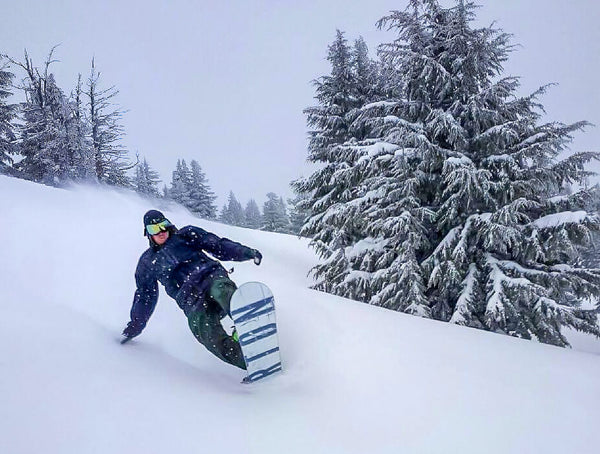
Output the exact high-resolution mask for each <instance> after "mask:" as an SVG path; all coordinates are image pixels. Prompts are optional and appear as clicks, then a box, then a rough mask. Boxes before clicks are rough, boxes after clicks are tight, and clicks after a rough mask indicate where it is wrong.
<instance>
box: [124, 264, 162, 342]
mask: <svg viewBox="0 0 600 454" xmlns="http://www.w3.org/2000/svg"><path fill="white" fill-rule="evenodd" d="M135 283H136V286H137V288H136V291H135V295H134V297H133V304H132V306H131V313H130V318H131V320H130V321H129V323H128V324H127V327H126V328H125V330H124V331H123V336H125V337H126V338H127V340H129V339H132V338H134V337H136V336H138V335H140V334H141V332H142V331H143V329H144V328H145V327H146V323H148V320H149V319H150V316H151V315H152V313H153V312H154V308H155V307H156V303H157V301H158V282H157V280H156V278H155V277H154V276H152V274H151V272H150V270H149V267H148V266H147V264H146V263H145V260H144V257H142V258H141V259H140V261H139V263H138V266H137V268H136V270H135Z"/></svg>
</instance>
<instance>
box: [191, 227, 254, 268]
mask: <svg viewBox="0 0 600 454" xmlns="http://www.w3.org/2000/svg"><path fill="white" fill-rule="evenodd" d="M186 233H187V234H188V238H189V240H190V245H191V246H192V247H194V248H196V249H198V250H202V251H206V252H208V253H209V254H210V255H212V256H214V257H216V258H217V259H219V260H235V261H238V262H241V261H244V260H251V259H253V258H254V255H255V253H256V251H255V250H254V249H252V248H249V247H247V246H244V245H243V244H240V243H236V242H235V241H231V240H230V239H228V238H220V237H218V236H217V235H215V234H214V233H210V232H207V231H206V230H203V229H201V228H199V227H193V226H190V227H189V231H188V232H186Z"/></svg>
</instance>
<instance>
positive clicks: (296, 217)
mask: <svg viewBox="0 0 600 454" xmlns="http://www.w3.org/2000/svg"><path fill="white" fill-rule="evenodd" d="M288 206H289V207H290V209H289V218H290V232H291V233H295V234H297V235H299V234H300V231H301V230H302V227H304V224H305V223H306V220H307V219H308V216H309V210H308V209H307V208H306V196H305V195H302V194H298V195H296V197H294V198H293V199H288Z"/></svg>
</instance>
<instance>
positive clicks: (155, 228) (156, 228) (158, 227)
mask: <svg viewBox="0 0 600 454" xmlns="http://www.w3.org/2000/svg"><path fill="white" fill-rule="evenodd" d="M172 225H173V224H171V223H170V222H169V220H168V219H165V220H164V221H161V222H158V223H156V224H148V225H147V226H146V232H148V235H158V234H159V233H160V232H166V231H167V229H168V228H169V227H171V226H172Z"/></svg>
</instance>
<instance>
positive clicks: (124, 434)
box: [0, 177, 600, 454]
mask: <svg viewBox="0 0 600 454" xmlns="http://www.w3.org/2000/svg"><path fill="white" fill-rule="evenodd" d="M0 204H1V206H2V210H3V220H4V221H5V222H4V225H3V232H2V233H3V237H4V242H3V245H2V249H1V257H2V260H1V261H0V267H1V268H0V276H1V277H2V282H1V285H0V308H1V315H2V316H1V317H0V345H2V347H1V348H2V354H1V355H0V364H1V365H2V373H1V374H0V420H1V421H2V424H1V425H0V452H1V453H7V454H33V453H38V452H43V453H45V454H58V453H61V454H62V453H77V454H86V453H102V454H105V453H115V454H116V453H128V454H138V453H139V454H160V453H165V454H167V453H169V454H173V453H194V452H235V453H239V454H247V453H261V454H270V453H273V454H275V453H277V454H279V453H286V454H292V453H350V454H352V453H361V454H363V453H416V452H418V453H454V452H460V453H481V452H485V453H530V452H531V453H533V452H544V453H561V454H562V453H567V452H568V453H580V454H581V453H595V452H598V449H599V448H598V446H597V444H598V442H597V437H596V432H595V429H596V426H597V422H598V421H599V420H600V405H599V403H600V379H599V377H600V355H599V353H600V346H599V343H598V341H596V340H594V339H589V338H587V337H586V338H584V337H576V338H574V339H575V340H576V342H575V340H574V344H575V345H576V346H577V348H579V349H584V350H588V352H583V351H577V350H567V349H559V348H555V347H551V346H547V345H540V344H537V343H534V342H528V341H522V340H518V339H513V338H510V337H507V336H501V335H495V334H492V333H487V332H482V331H477V330H473V329H468V328H463V327H459V326H455V325H450V324H444V323H439V322H434V321H431V320H424V319H420V318H417V317H411V316H408V315H404V314H399V313H395V312H390V311H387V310H384V309H381V308H376V307H372V306H368V305H365V304H360V303H356V302H351V301H347V300H344V299H342V298H338V297H335V296H331V295H326V294H322V293H319V292H316V291H312V290H309V289H308V286H309V284H310V281H309V278H308V277H307V273H308V271H309V269H310V268H311V267H312V266H313V265H314V264H315V263H316V258H315V256H314V253H313V252H312V251H311V250H310V249H309V248H308V241H307V240H305V239H299V238H296V237H293V236H288V235H281V234H274V233H266V232H258V231H252V230H247V229H241V228H235V227H230V226H225V225H221V224H218V223H213V222H207V221H204V220H200V219H197V218H194V217H192V216H191V215H190V214H189V213H187V212H186V211H184V210H183V209H179V208H174V209H168V210H166V214H167V216H168V217H169V218H170V219H171V220H172V221H173V222H174V223H175V224H176V225H178V226H183V225H186V224H195V225H199V226H201V227H203V228H206V229H208V230H211V231H213V232H215V233H216V234H218V235H220V236H226V237H229V238H231V239H234V240H236V241H240V242H242V243H244V244H246V245H248V246H251V247H254V248H257V249H259V250H261V251H262V253H263V255H264V260H263V264H262V265H261V266H260V267H256V266H255V265H254V264H253V263H252V262H244V263H227V264H226V266H227V267H231V266H234V267H235V272H234V273H233V275H232V278H233V279H234V280H235V281H236V282H238V283H242V282H245V281H250V280H258V281H263V282H265V283H267V284H268V285H269V286H270V287H271V288H272V290H273V293H274V295H275V298H276V304H277V311H278V323H279V330H280V342H281V351H282V357H283V360H284V368H285V372H284V373H283V374H281V375H279V376H277V377H273V378H270V379H267V380H265V381H264V382H261V383H258V384H255V385H241V384H240V380H241V378H242V373H241V372H240V371H239V370H237V369H235V368H233V367H231V366H229V365H227V364H224V363H222V362H220V361H219V360H217V359H216V358H214V357H213V356H212V355H210V354H209V353H208V352H206V351H205V350H204V348H203V347H202V346H201V345H199V344H198V343H197V342H196V341H195V339H194V338H193V336H192V335H191V334H190V333H189V331H188V329H187V326H186V323H185V322H186V321H185V317H184V316H183V313H181V311H180V310H179V309H178V308H177V307H176V304H175V302H174V301H172V300H170V299H169V298H168V297H167V296H166V295H165V294H164V293H161V297H160V300H159V303H158V307H157V310H156V311H155V313H154V315H153V316H152V318H151V319H150V322H149V324H148V327H147V328H146V330H145V332H144V333H143V334H142V335H141V336H140V337H139V338H137V339H136V340H135V341H132V342H131V343H129V344H127V345H124V346H122V345H120V344H119V342H118V340H119V335H120V332H121V330H122V329H123V327H124V325H125V323H126V322H127V320H128V316H129V309H130V304H131V299H132V296H133V292H134V280H133V271H134V268H135V265H136V263H137V259H138V257H139V255H140V254H141V253H142V252H143V250H144V249H145V248H146V246H147V244H146V241H145V239H144V237H143V236H142V223H141V218H142V215H143V213H144V212H145V211H146V210H147V209H149V208H153V207H154V206H153V205H152V204H151V203H149V202H148V201H145V200H143V199H141V198H139V197H137V196H136V195H134V194H131V193H128V192H122V191H110V190H106V189H99V188H97V187H76V188H73V189H71V190H61V189H53V188H48V187H44V186H41V185H36V184H33V183H29V182H25V181H20V180H16V179H11V178H8V177H0Z"/></svg>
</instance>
